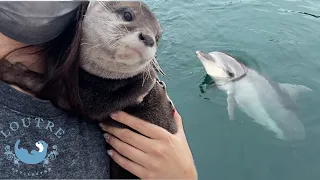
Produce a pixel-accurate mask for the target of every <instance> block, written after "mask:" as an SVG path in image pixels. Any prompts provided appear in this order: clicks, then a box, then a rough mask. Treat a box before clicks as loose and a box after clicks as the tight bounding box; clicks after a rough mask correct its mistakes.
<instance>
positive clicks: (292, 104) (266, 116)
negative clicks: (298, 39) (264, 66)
mask: <svg viewBox="0 0 320 180" xmlns="http://www.w3.org/2000/svg"><path fill="white" fill-rule="evenodd" d="M196 54H197V57H198V59H199V60H200V61H201V63H202V64H203V66H204V68H205V70H206V72H207V74H208V75H209V76H210V77H211V78H213V79H214V81H215V83H216V84H217V87H218V88H219V89H221V90H222V91H224V92H226V93H227V95H228V99H227V101H228V113H229V118H230V120H233V119H234V117H233V111H234V108H235V106H238V107H239V108H240V109H241V110H242V111H243V112H245V113H246V114H247V115H248V116H250V117H252V118H253V119H254V121H255V122H256V123H258V124H261V125H262V126H264V127H266V128H267V129H269V130H270V131H273V132H274V133H275V134H276V136H277V138H280V139H282V140H303V139H304V138H305V128H304V126H303V124H302V123H301V121H300V120H299V118H298V116H297V114H296V110H297V109H296V108H297V105H296V98H297V96H298V95H299V94H300V93H302V92H311V91H312V90H311V89H310V88H308V87H305V86H302V85H292V84H280V83H276V82H273V81H271V80H269V79H267V78H266V77H264V76H262V75H260V74H259V73H257V72H256V71H254V70H253V69H250V68H248V67H246V66H245V65H243V64H242V63H240V62H238V61H237V60H236V59H234V58H233V57H231V56H229V55H227V54H225V53H222V52H211V53H209V54H206V53H203V52H201V51H197V52H196Z"/></svg>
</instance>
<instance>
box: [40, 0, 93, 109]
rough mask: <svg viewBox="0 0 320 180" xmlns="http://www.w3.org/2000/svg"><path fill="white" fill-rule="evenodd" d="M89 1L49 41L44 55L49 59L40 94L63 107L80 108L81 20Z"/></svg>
mask: <svg viewBox="0 0 320 180" xmlns="http://www.w3.org/2000/svg"><path fill="white" fill-rule="evenodd" d="M87 6H88V2H83V3H82V4H81V5H80V6H79V8H78V10H77V14H76V16H75V18H74V19H73V20H72V22H71V23H70V24H69V25H68V27H67V28H66V29H65V30H64V32H63V33H62V34H61V35H59V37H57V38H55V39H54V40H52V41H50V42H48V44H49V45H48V47H47V49H46V52H45V53H46V55H45V59H44V60H46V61H47V62H48V65H47V66H48V70H47V72H46V76H47V81H46V82H45V84H44V87H43V89H42V91H41V93H40V95H39V97H41V98H43V99H49V100H51V101H52V103H53V104H54V105H56V106H59V107H61V108H64V109H73V110H78V111H80V112H81V111H82V104H81V100H80V95H79V87H78V70H79V58H80V57H79V56H80V45H81V32H82V20H83V17H84V15H85V13H86V10H87Z"/></svg>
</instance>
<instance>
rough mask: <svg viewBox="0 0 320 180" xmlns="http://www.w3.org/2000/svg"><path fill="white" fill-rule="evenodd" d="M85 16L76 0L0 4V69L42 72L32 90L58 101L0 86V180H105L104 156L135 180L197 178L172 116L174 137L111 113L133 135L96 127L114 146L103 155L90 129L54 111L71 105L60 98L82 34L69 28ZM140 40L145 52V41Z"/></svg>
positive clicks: (67, 90)
mask: <svg viewBox="0 0 320 180" xmlns="http://www.w3.org/2000/svg"><path fill="white" fill-rule="evenodd" d="M86 10H87V3H82V2H54V1H53V2H41V3H39V2H1V3H0V14H1V15H0V63H4V61H9V62H10V64H16V63H21V64H22V65H23V66H24V67H27V68H28V70H31V71H33V72H36V73H38V74H42V75H43V76H44V77H45V78H46V80H45V82H42V81H41V82H37V83H38V84H39V87H36V88H37V89H38V90H39V91H43V92H44V91H45V92H47V93H46V94H50V95H51V96H54V97H58V98H57V99H56V100H55V101H54V104H52V102H51V101H49V100H48V99H50V98H49V97H47V96H38V94H33V92H30V91H26V90H25V89H24V88H23V87H18V86H15V85H12V84H11V85H9V84H7V83H5V82H0V99H1V101H0V142H1V143H0V149H1V150H0V152H3V154H1V156H0V164H2V165H3V166H1V168H0V177H1V178H37V179H39V178H40V179H42V178H85V179H92V178H104V179H108V178H110V172H111V170H110V168H111V167H110V163H109V162H110V157H111V158H112V159H113V160H114V161H115V162H116V163H118V164H119V165H120V166H121V167H123V168H124V169H126V170H128V171H129V172H131V173H132V174H134V175H136V176H137V177H139V178H141V179H149V178H152V179H197V172H196V168H195V165H194V162H193V157H192V153H191V151H190V148H189V146H188V143H187V139H186V137H185V134H184V131H183V126H182V119H181V117H180V115H179V114H178V113H177V111H174V118H175V120H176V124H177V133H176V134H170V133H169V132H168V131H166V130H165V129H163V128H161V127H159V126H156V125H154V124H151V123H148V122H146V121H144V120H142V119H139V118H137V117H134V116H131V115H129V114H127V113H124V112H117V113H114V114H112V116H111V117H112V119H114V120H115V121H117V122H119V123H121V124H124V125H126V126H128V127H130V128H132V129H134V130H135V131H137V132H139V133H140V134H138V133H136V132H135V131H131V130H128V129H120V128H116V127H111V126H107V127H106V126H102V129H103V130H104V131H106V132H107V133H108V134H105V139H106V140H107V142H108V143H109V144H110V145H111V146H112V147H113V148H114V150H111V151H108V152H107V148H106V142H105V139H104V138H103V134H104V133H103V132H102V131H101V128H100V127H99V125H98V123H95V122H93V121H88V120H83V119H85V118H81V117H79V115H78V114H77V113H75V112H74V111H70V112H69V111H67V110H62V109H60V108H57V106H61V107H68V106H69V104H72V103H73V102H76V101H75V100H74V99H73V97H69V96H68V94H71V93H73V92H72V88H70V87H72V85H77V84H74V83H76V81H73V77H72V75H74V74H76V73H77V72H78V68H79V67H78V66H77V60H78V57H79V54H81V53H80V52H79V51H80V50H79V49H80V48H79V44H80V43H79V41H80V39H81V35H82V34H81V33H78V31H77V30H78V29H81V28H85V27H82V19H83V16H84V14H85V13H86ZM103 12H104V11H101V13H103ZM144 14H145V13H144ZM123 15H124V16H125V19H126V18H130V17H129V16H130V15H129V14H128V13H123ZM138 35H139V34H138ZM155 36H156V35H155ZM138 37H139V36H138ZM140 39H141V40H143V41H144V42H145V43H146V44H147V45H148V46H151V44H150V43H151V40H150V38H149V37H148V36H143V37H142V38H140ZM146 39H148V40H146ZM154 43H155V42H154ZM2 71H4V70H2ZM0 74H1V72H0ZM0 76H1V75H0ZM1 78H3V77H1ZM33 83H34V82H33ZM33 88H35V87H33ZM40 89H41V90H40ZM48 92H49V93H48ZM44 94H45V93H44ZM60 97H61V98H60ZM72 107H77V104H75V105H74V106H72ZM64 109H67V108H64ZM132 122H134V123H132ZM142 127H143V128H142ZM141 134H142V135H144V136H142V135H141ZM126 137H128V138H126ZM108 154H109V156H108Z"/></svg>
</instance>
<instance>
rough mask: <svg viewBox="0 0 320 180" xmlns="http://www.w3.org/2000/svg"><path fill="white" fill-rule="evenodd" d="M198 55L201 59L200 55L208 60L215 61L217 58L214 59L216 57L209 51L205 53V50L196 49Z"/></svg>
mask: <svg viewBox="0 0 320 180" xmlns="http://www.w3.org/2000/svg"><path fill="white" fill-rule="evenodd" d="M196 55H197V56H198V59H199V60H201V59H200V58H199V57H202V58H204V59H206V60H209V61H213V62H215V60H214V58H213V57H212V56H210V55H209V54H207V53H204V52H203V51H196Z"/></svg>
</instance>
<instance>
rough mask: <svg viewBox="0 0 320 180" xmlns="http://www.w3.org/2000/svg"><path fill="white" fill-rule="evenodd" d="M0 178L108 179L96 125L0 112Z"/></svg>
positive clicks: (71, 119) (103, 147)
mask: <svg viewBox="0 0 320 180" xmlns="http://www.w3.org/2000/svg"><path fill="white" fill-rule="evenodd" d="M0 178H26V179H30V178H32V179H42V178H48V179H49V178H67V179H71V178H85V179H91V178H95V179H98V178H104V179H106V178H109V157H108V155H107V152H106V143H105V141H104V138H103V135H102V133H101V132H100V129H99V128H98V126H97V125H93V124H88V123H85V122H80V121H79V120H77V119H75V118H68V117H66V116H60V117H55V118H45V117H34V116H30V115H25V114H21V113H18V112H16V113H14V112H12V110H8V109H3V108H2V107H1V108H0Z"/></svg>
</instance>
